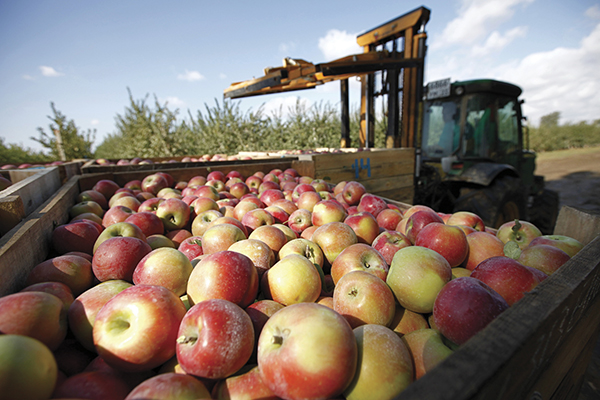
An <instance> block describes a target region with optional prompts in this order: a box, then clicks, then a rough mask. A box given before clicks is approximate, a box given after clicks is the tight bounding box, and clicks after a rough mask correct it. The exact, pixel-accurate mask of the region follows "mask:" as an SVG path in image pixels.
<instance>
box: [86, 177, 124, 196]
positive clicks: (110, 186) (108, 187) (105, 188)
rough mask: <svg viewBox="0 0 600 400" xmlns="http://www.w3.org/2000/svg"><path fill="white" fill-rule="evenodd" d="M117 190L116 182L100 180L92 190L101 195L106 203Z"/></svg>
mask: <svg viewBox="0 0 600 400" xmlns="http://www.w3.org/2000/svg"><path fill="white" fill-rule="evenodd" d="M119 188H120V186H119V185H118V184H117V183H116V182H114V181H112V180H110V179H101V180H99V181H98V182H96V184H95V185H94V187H93V188H92V190H95V191H96V192H100V193H102V195H104V198H105V199H106V201H108V199H110V198H111V197H112V195H113V194H115V192H116V191H117V190H118V189H119Z"/></svg>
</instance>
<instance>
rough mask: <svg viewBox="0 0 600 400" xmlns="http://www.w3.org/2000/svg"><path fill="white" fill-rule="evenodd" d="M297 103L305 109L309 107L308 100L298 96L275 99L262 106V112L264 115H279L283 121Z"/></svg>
mask: <svg viewBox="0 0 600 400" xmlns="http://www.w3.org/2000/svg"><path fill="white" fill-rule="evenodd" d="M298 101H299V102H300V104H302V105H304V106H305V107H310V105H311V103H310V101H309V100H308V99H305V98H302V97H299V96H285V97H275V98H273V99H271V100H269V101H267V102H266V103H264V104H263V106H262V111H263V113H264V114H265V115H272V114H275V115H279V114H281V116H282V117H283V118H284V119H285V118H286V117H287V116H289V115H290V110H291V109H293V108H294V107H295V106H296V103H297V102H298Z"/></svg>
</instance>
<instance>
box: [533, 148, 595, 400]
mask: <svg viewBox="0 0 600 400" xmlns="http://www.w3.org/2000/svg"><path fill="white" fill-rule="evenodd" d="M536 174H538V175H543V176H544V177H545V179H546V181H547V184H548V188H549V189H552V190H556V191H557V192H558V193H559V196H560V202H561V206H562V205H568V206H571V207H576V208H580V209H584V210H588V211H590V212H594V213H600V147H596V148H590V149H578V150H565V151H557V152H552V153H546V154H541V155H539V156H538V160H537V170H536ZM595 399H600V340H598V342H597V344H596V348H595V349H594V354H593V356H592V360H591V362H590V364H589V366H588V369H587V371H586V374H585V377H584V381H583V385H582V387H581V392H580V394H579V399H578V400H595Z"/></svg>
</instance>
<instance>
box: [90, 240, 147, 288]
mask: <svg viewBox="0 0 600 400" xmlns="http://www.w3.org/2000/svg"><path fill="white" fill-rule="evenodd" d="M151 251H152V248H151V247H150V245H149V244H148V243H146V241H144V240H141V239H138V238H135V237H113V238H110V239H108V240H106V241H104V242H103V243H102V244H100V246H98V248H97V249H96V252H95V253H94V258H93V259H92V269H93V271H94V276H95V277H96V278H97V279H98V280H99V281H100V282H105V281H108V280H111V279H121V280H124V281H128V282H132V279H133V271H134V270H135V268H136V266H137V265H138V263H139V262H140V261H141V260H142V259H143V258H144V257H145V256H146V255H147V254H148V253H150V252H151Z"/></svg>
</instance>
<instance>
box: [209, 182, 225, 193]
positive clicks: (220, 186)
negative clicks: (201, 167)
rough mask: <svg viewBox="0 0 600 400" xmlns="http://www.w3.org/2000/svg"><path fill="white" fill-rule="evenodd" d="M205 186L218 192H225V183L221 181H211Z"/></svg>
mask: <svg viewBox="0 0 600 400" xmlns="http://www.w3.org/2000/svg"><path fill="white" fill-rule="evenodd" d="M205 186H212V187H214V188H215V189H216V190H217V192H222V191H224V190H225V182H223V181H222V180H219V179H209V180H207V181H206V184H205Z"/></svg>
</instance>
